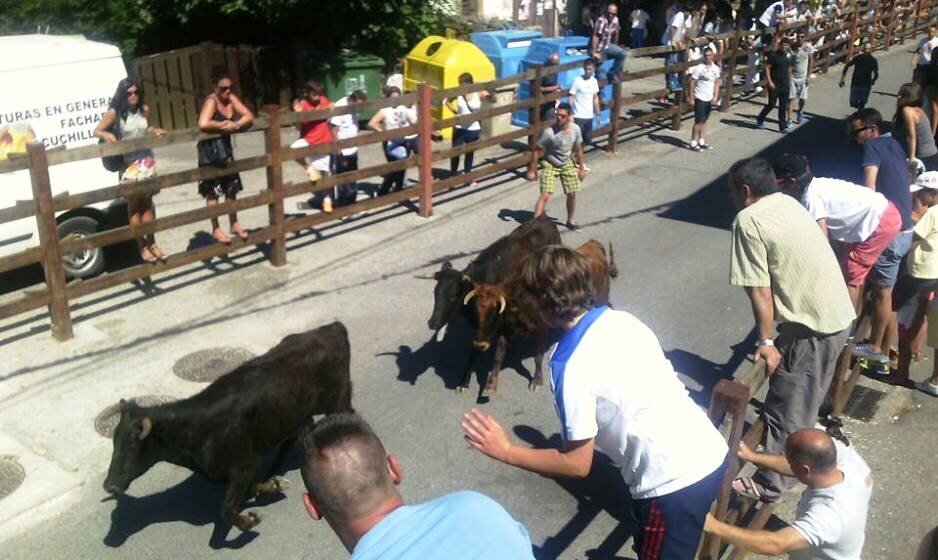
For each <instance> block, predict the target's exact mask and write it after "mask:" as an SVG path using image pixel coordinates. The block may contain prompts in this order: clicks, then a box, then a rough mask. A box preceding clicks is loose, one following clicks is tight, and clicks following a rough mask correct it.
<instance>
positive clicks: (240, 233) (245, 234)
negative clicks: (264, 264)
mask: <svg viewBox="0 0 938 560" xmlns="http://www.w3.org/2000/svg"><path fill="white" fill-rule="evenodd" d="M231 233H232V234H234V235H237V236H238V238H239V239H241V240H242V241H243V240H245V239H247V238H248V237H250V234H248V232H246V231H244V228H242V227H241V224H238V225H237V226H236V227H232V228H231Z"/></svg>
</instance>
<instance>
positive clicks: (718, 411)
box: [699, 379, 751, 560]
mask: <svg viewBox="0 0 938 560" xmlns="http://www.w3.org/2000/svg"><path fill="white" fill-rule="evenodd" d="M750 397H751V391H750V390H749V387H748V386H747V385H743V384H742V383H737V382H735V381H732V380H729V379H721V380H720V382H719V383H717V384H716V386H715V387H714V388H713V393H711V396H710V410H709V412H708V414H709V416H710V420H711V421H713V422H715V423H717V422H720V421H721V420H722V419H723V416H724V415H726V414H729V415H730V433H729V439H728V441H727V445H728V447H729V451H727V455H726V456H727V462H726V470H725V471H724V474H723V481H722V483H721V484H720V493H719V494H718V495H717V501H716V504H714V506H713V516H714V517H716V518H717V519H721V520H722V519H725V518H726V513H727V511H728V510H729V503H730V497H731V495H732V484H733V479H734V478H736V474H737V473H738V472H739V459H738V458H737V456H736V451H737V449H739V442H740V441H741V440H742V437H743V428H744V427H745V425H746V406H747V405H748V404H749V399H750ZM719 553H720V539H718V538H716V537H714V536H712V535H706V536H705V537H704V541H703V544H702V546H701V547H700V556H699V558H701V559H710V560H715V559H716V558H719V556H720V554H719Z"/></svg>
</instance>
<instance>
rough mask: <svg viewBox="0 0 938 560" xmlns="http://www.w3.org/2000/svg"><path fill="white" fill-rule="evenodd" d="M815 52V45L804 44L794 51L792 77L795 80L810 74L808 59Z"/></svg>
mask: <svg viewBox="0 0 938 560" xmlns="http://www.w3.org/2000/svg"><path fill="white" fill-rule="evenodd" d="M812 54H814V47H813V46H811V45H803V46H802V47H801V48H800V49H798V50H797V51H795V52H794V53H792V66H791V77H792V78H793V79H795V80H803V79H805V78H806V77H807V76H808V61H809V60H811V55H812Z"/></svg>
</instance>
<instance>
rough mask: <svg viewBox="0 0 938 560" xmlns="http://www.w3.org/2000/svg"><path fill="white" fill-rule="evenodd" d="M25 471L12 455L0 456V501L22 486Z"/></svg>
mask: <svg viewBox="0 0 938 560" xmlns="http://www.w3.org/2000/svg"><path fill="white" fill-rule="evenodd" d="M25 479H26V471H24V470H23V466H22V465H20V463H19V461H17V460H16V457H14V456H13V455H3V456H0V500H2V499H4V498H6V497H7V496H9V495H10V494H12V493H13V492H16V489H17V488H19V487H20V485H21V484H23V480H25Z"/></svg>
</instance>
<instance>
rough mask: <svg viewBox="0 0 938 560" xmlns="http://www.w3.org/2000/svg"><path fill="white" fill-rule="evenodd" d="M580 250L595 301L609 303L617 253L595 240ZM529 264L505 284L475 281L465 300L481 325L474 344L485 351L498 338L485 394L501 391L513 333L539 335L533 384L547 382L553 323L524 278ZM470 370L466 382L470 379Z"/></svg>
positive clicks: (519, 265) (533, 387)
mask: <svg viewBox="0 0 938 560" xmlns="http://www.w3.org/2000/svg"><path fill="white" fill-rule="evenodd" d="M577 252H578V253H580V254H581V255H583V257H584V258H585V259H586V262H587V264H588V266H589V270H590V275H591V280H592V284H593V294H594V300H593V301H594V304H596V305H607V304H608V303H609V279H610V278H616V277H617V276H618V275H619V271H618V269H617V268H616V264H615V254H614V252H613V250H612V245H611V244H610V245H609V255H608V258H607V255H606V251H605V248H604V247H603V245H602V243H600V242H598V241H596V240H594V239H591V240H589V241H587V242H586V243H584V244H583V245H580V246H579V247H578V248H577ZM524 264H525V263H517V265H516V266H515V269H514V270H513V271H512V273H511V274H509V275H508V277H507V278H506V279H505V280H504V281H503V282H501V283H498V284H483V283H473V288H472V290H471V291H470V292H469V293H467V294H466V296H465V298H464V300H463V303H464V304H465V306H466V308H467V309H469V310H470V312H471V313H473V315H474V316H475V319H476V323H477V324H478V328H477V330H476V334H475V337H474V339H473V341H472V345H473V346H474V347H475V348H476V349H477V350H479V351H482V352H485V351H487V350H488V349H489V348H491V346H492V339H493V338H494V339H495V360H494V364H493V366H492V372H491V373H490V374H489V377H488V381H487V382H486V384H485V389H484V390H483V391H482V395H483V396H492V395H493V394H495V392H496V391H497V390H498V374H499V372H500V371H501V368H502V361H503V360H504V358H505V354H506V352H507V351H508V339H509V338H510V337H512V336H528V335H535V336H536V337H537V350H536V354H535V356H534V376H533V378H532V379H531V382H530V384H529V387H530V388H531V390H532V391H537V390H538V389H539V388H540V387H541V386H542V385H543V384H544V377H543V371H542V370H543V361H544V354H545V353H546V351H547V340H548V334H549V330H550V326H549V325H547V324H546V323H545V322H544V321H543V320H542V319H541V317H540V314H539V313H538V303H537V298H536V297H535V294H532V293H531V292H529V291H528V290H527V289H526V288H525V286H524V283H523V282H522V281H521V271H522V270H523V269H524ZM469 374H470V372H467V374H466V377H467V378H466V379H464V380H463V385H464V386H465V385H467V384H468V382H469V379H468V377H469Z"/></svg>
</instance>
